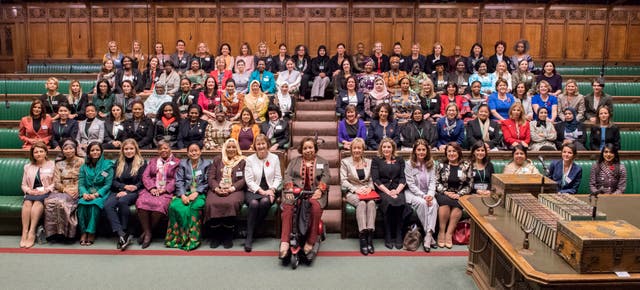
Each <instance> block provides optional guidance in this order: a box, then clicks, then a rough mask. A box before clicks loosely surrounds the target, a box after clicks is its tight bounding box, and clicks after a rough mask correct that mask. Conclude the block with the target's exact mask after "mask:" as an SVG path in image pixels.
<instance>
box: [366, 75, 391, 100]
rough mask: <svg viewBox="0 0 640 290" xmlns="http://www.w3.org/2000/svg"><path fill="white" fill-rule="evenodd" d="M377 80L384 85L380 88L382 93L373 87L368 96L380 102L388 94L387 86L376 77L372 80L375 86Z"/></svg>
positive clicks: (379, 77)
mask: <svg viewBox="0 0 640 290" xmlns="http://www.w3.org/2000/svg"><path fill="white" fill-rule="evenodd" d="M378 79H380V80H382V83H383V84H384V87H383V88H382V92H378V91H376V89H375V85H374V88H373V90H371V91H369V95H371V97H373V98H374V99H376V100H378V101H380V100H382V99H383V98H384V97H386V96H388V95H389V92H388V90H387V84H386V83H385V82H384V79H383V78H382V77H381V76H376V78H375V79H374V80H373V83H374V84H375V83H376V82H377V81H378Z"/></svg>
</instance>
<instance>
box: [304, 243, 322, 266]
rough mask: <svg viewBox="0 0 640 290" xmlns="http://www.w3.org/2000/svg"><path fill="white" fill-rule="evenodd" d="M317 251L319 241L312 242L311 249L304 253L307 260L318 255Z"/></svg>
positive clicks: (311, 259)
mask: <svg viewBox="0 0 640 290" xmlns="http://www.w3.org/2000/svg"><path fill="white" fill-rule="evenodd" d="M318 251H320V242H316V243H315V244H313V247H312V248H311V251H309V253H305V255H306V258H307V261H309V263H311V262H313V259H315V257H316V256H317V255H318Z"/></svg>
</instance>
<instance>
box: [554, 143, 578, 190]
mask: <svg viewBox="0 0 640 290" xmlns="http://www.w3.org/2000/svg"><path fill="white" fill-rule="evenodd" d="M575 159H576V146H575V145H574V144H573V143H568V144H564V145H562V160H554V161H553V162H551V165H550V166H549V172H548V174H547V176H548V177H549V178H551V179H553V181H555V182H556V183H557V184H558V193H571V194H575V193H578V188H579V187H580V179H582V167H580V165H578V164H576V163H575V162H573V160H575Z"/></svg>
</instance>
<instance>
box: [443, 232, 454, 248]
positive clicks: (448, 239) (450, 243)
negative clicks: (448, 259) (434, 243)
mask: <svg viewBox="0 0 640 290" xmlns="http://www.w3.org/2000/svg"><path fill="white" fill-rule="evenodd" d="M444 246H445V247H447V249H451V248H452V247H453V235H449V234H446V236H445V242H444Z"/></svg>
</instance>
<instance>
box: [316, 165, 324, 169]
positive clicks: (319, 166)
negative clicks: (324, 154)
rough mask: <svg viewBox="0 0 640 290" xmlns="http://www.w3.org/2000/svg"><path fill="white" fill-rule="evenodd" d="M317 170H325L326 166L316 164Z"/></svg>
mask: <svg viewBox="0 0 640 290" xmlns="http://www.w3.org/2000/svg"><path fill="white" fill-rule="evenodd" d="M316 169H324V165H323V164H316Z"/></svg>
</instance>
